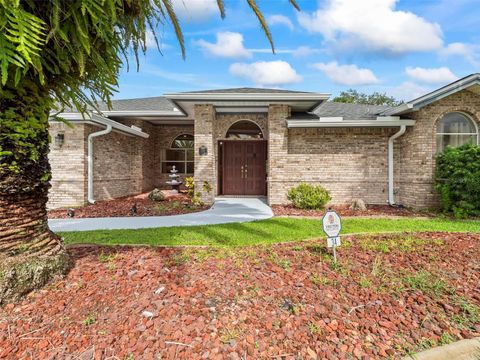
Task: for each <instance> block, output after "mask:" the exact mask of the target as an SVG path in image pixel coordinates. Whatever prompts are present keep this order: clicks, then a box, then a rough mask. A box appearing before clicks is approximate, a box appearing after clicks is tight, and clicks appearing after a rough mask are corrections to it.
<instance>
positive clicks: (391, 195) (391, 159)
mask: <svg viewBox="0 0 480 360" xmlns="http://www.w3.org/2000/svg"><path fill="white" fill-rule="evenodd" d="M406 130H407V126H406V125H401V126H400V130H399V131H398V132H396V133H395V134H393V135H392V136H390V138H389V139H388V203H389V204H390V205H395V194H394V189H393V173H394V172H393V170H394V169H393V168H394V157H393V143H394V141H395V139H397V138H399V137H400V136H402V135H403V134H405V131H406Z"/></svg>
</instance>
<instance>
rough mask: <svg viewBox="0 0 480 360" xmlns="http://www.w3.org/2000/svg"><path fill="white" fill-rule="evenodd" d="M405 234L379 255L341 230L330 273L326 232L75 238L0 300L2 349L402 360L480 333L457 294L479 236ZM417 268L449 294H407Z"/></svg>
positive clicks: (473, 268) (475, 293) (468, 285)
mask: <svg viewBox="0 0 480 360" xmlns="http://www.w3.org/2000/svg"><path fill="white" fill-rule="evenodd" d="M397 236H398V235H397ZM414 236H417V237H418V238H419V239H423V240H424V243H423V244H420V245H418V246H417V247H415V248H411V249H409V250H408V251H406V250H400V249H398V248H396V249H392V251H391V252H387V253H383V252H378V251H373V250H365V248H364V247H362V246H361V241H362V240H361V238H358V237H355V238H354V237H350V238H347V237H345V238H344V239H343V240H344V244H346V243H347V241H350V243H351V246H343V247H340V248H339V251H338V253H339V260H340V264H341V268H340V269H337V270H336V269H333V268H332V265H331V262H330V259H331V256H330V253H329V252H327V251H326V250H325V247H324V245H323V241H322V243H321V244H319V243H318V242H317V243H316V242H303V243H296V244H283V245H275V246H261V247H260V246H259V247H249V248H237V249H208V248H189V249H185V248H183V249H180V248H176V249H173V248H140V247H115V248H101V247H73V248H70V249H69V252H70V254H71V255H72V257H73V258H74V259H75V266H74V267H73V269H72V270H71V271H70V273H69V274H68V275H67V276H66V278H65V279H63V280H60V281H57V282H55V283H53V284H51V285H50V286H48V287H47V288H45V289H43V290H39V291H36V292H34V293H32V294H30V295H29V296H28V297H27V298H25V299H24V300H23V301H22V302H21V303H19V304H8V305H6V306H4V307H3V309H0V358H7V359H30V358H32V359H74V358H75V359H77V358H82V359H91V358H93V356H94V357H95V359H107V358H109V359H126V358H129V359H130V358H135V359H160V358H161V359H177V358H178V359H200V358H202V359H207V358H208V359H240V358H242V357H243V358H245V356H246V357H247V358H248V359H269V358H274V357H275V358H278V359H312V358H316V356H317V355H318V358H322V359H351V358H352V357H353V358H361V359H379V358H395V359H397V358H400V357H401V356H402V355H404V354H405V353H406V351H407V349H411V350H413V351H415V350H418V349H419V347H420V344H426V343H427V340H428V341H432V342H438V341H439V339H440V337H441V336H442V334H449V336H450V337H451V338H452V339H454V340H457V339H462V338H472V337H475V336H480V324H479V323H472V321H471V320H472V319H474V318H473V317H468V315H467V314H465V313H464V312H462V308H461V307H460V305H459V303H458V299H460V298H459V297H460V296H463V297H464V298H465V299H466V301H468V302H469V303H470V304H473V305H476V306H480V287H479V284H480V250H479V249H480V247H479V241H480V235H478V234H477V235H473V234H463V235H459V234H434V233H430V234H422V235H420V234H418V235H414ZM383 239H385V237H383ZM432 239H433V240H436V241H432ZM363 241H365V239H364V240H363ZM369 241H370V242H371V241H374V240H373V239H372V238H370V239H369ZM102 253H103V255H99V254H102ZM422 269H424V270H425V271H428V272H430V273H432V274H435V276H438V277H442V278H443V279H444V281H445V282H446V283H447V284H448V285H449V286H450V287H452V288H453V289H455V291H454V293H448V292H440V293H439V294H437V295H433V294H431V293H429V292H425V293H422V291H420V290H414V289H411V288H410V289H408V288H405V289H403V290H402V288H401V286H400V285H399V284H401V283H402V279H403V278H405V276H407V275H412V274H413V273H415V272H416V271H419V270H422ZM365 279H367V280H368V282H367V283H365ZM432 283H433V282H432ZM362 284H363V285H362ZM429 284H430V283H429ZM455 299H457V301H455ZM145 311H147V313H145ZM459 319H463V320H462V321H463V325H462V324H461V323H462V321H459ZM465 319H467V320H468V319H470V320H468V321H470V323H469V322H468V321H467V320H465ZM444 337H445V335H444Z"/></svg>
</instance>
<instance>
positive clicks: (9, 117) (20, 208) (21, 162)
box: [0, 81, 69, 305]
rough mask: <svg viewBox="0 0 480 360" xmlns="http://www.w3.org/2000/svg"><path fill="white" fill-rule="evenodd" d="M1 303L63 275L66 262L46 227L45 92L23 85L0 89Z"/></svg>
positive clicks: (47, 99) (57, 240) (61, 248)
mask: <svg viewBox="0 0 480 360" xmlns="http://www.w3.org/2000/svg"><path fill="white" fill-rule="evenodd" d="M0 99H2V100H1V103H0V209H1V211H0V305H1V304H3V303H6V302H8V301H13V300H16V299H18V298H19V297H20V296H22V295H24V294H26V293H28V292H30V291H31V290H33V289H35V288H38V287H41V286H43V285H45V284H46V283H47V282H48V281H50V280H51V279H52V278H54V277H56V276H58V275H61V274H64V273H65V271H66V270H67V269H68V265H69V259H68V256H67V253H66V251H65V247H64V246H63V243H62V241H61V239H60V238H59V237H58V236H57V235H55V234H54V233H53V232H51V231H50V230H49V229H48V224H47V210H46V204H47V197H48V189H49V187H50V177H51V176H50V165H49V163H48V157H47V156H48V149H49V136H48V114H49V110H50V108H51V105H52V103H51V99H50V96H49V93H48V91H46V90H45V89H44V88H42V87H41V86H39V85H38V84H35V83H33V82H29V81H25V82H24V83H23V84H21V86H18V85H17V87H16V88H15V90H13V86H12V87H11V88H8V85H7V87H5V88H3V89H1V90H0Z"/></svg>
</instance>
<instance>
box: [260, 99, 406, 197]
mask: <svg viewBox="0 0 480 360" xmlns="http://www.w3.org/2000/svg"><path fill="white" fill-rule="evenodd" d="M288 114H289V109H288V107H286V106H277V105H275V106H271V107H270V112H269V121H270V123H269V125H270V130H269V132H270V136H269V144H268V147H269V167H270V169H272V170H271V171H270V172H269V179H268V189H269V191H268V194H269V202H270V203H271V204H282V203H286V202H287V198H286V194H287V191H288V189H289V188H291V187H293V186H295V185H297V184H299V183H300V182H306V183H311V184H320V185H322V186H324V187H325V188H326V189H327V190H329V191H330V194H331V196H332V203H345V202H349V201H351V200H352V199H353V198H361V199H363V200H365V201H366V202H367V203H370V204H385V203H386V201H387V199H388V190H387V189H388V188H387V185H388V169H387V165H388V162H387V143H388V138H389V137H390V136H391V135H393V133H395V132H396V131H398V129H380V128H378V129H377V128H363V129H362V128H349V129H348V128H343V129H342V128H318V129H287V127H286V120H285V119H286V118H287V117H288ZM396 150H397V151H396V158H397V159H398V158H399V157H400V154H399V147H398V146H397V148H396ZM396 170H397V171H396V172H397V174H398V167H397V169H396Z"/></svg>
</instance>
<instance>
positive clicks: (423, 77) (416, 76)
mask: <svg viewBox="0 0 480 360" xmlns="http://www.w3.org/2000/svg"><path fill="white" fill-rule="evenodd" d="M405 73H406V74H407V76H408V77H409V78H411V79H413V80H416V81H420V82H423V83H427V84H447V83H450V82H453V81H455V80H457V79H458V76H456V75H455V74H454V73H452V71H451V70H450V69H449V68H447V67H439V68H429V69H427V68H421V67H415V68H414V67H407V68H406V69H405Z"/></svg>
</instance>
